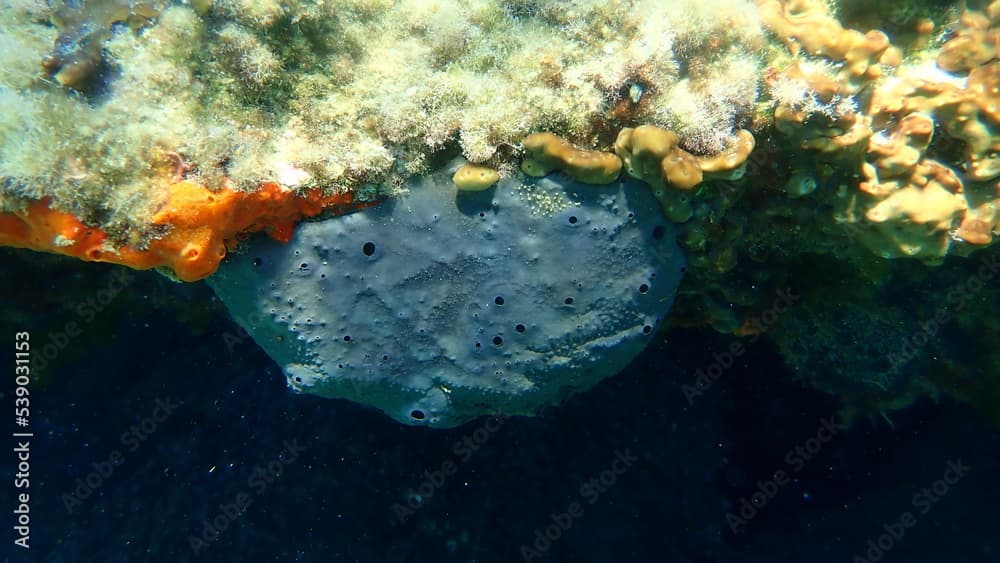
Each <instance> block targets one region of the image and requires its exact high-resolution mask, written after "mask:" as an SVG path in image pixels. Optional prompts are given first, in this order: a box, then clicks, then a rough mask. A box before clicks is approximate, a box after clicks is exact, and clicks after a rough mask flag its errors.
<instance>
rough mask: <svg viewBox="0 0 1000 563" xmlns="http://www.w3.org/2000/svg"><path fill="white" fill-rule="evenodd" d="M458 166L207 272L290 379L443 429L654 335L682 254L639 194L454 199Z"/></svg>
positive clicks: (545, 188) (517, 403) (551, 188)
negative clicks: (403, 192)
mask: <svg viewBox="0 0 1000 563" xmlns="http://www.w3.org/2000/svg"><path fill="white" fill-rule="evenodd" d="M455 168H457V164H454V165H452V166H451V167H449V168H448V169H446V170H444V171H442V172H441V173H439V174H435V175H431V176H426V177H423V178H421V179H419V180H415V181H412V182H411V183H409V184H408V185H407V186H406V187H407V188H409V193H408V194H407V195H405V196H403V197H399V198H395V199H392V200H390V201H387V202H385V203H384V204H382V205H380V206H378V207H374V208H370V209H366V210H364V211H361V212H358V213H354V214H352V215H346V216H341V217H334V218H330V219H326V220H323V221H317V222H313V223H306V224H302V225H300V226H299V227H298V230H297V232H296V234H295V236H294V238H293V239H292V241H291V242H289V243H288V244H284V245H283V244H280V243H277V242H275V241H273V240H269V239H265V238H263V237H261V238H258V239H254V240H253V241H251V242H250V243H249V244H248V245H247V248H246V249H245V251H244V252H242V253H232V254H231V255H230V257H229V258H227V260H226V261H225V262H224V263H223V265H222V267H221V268H220V269H219V271H218V273H217V274H216V275H215V276H213V277H212V278H210V280H209V282H210V283H211V284H212V286H213V287H214V288H215V291H216V293H217V294H218V296H219V297H220V298H221V299H222V300H223V302H224V303H225V304H226V305H227V306H228V308H229V310H230V311H231V313H232V315H233V317H234V318H235V319H236V320H237V322H238V323H240V324H241V325H242V326H243V327H244V328H245V329H246V330H247V332H248V333H249V334H250V335H251V336H252V337H253V338H254V339H255V340H256V341H257V343H258V344H259V345H260V346H261V347H263V348H264V349H265V350H266V351H267V352H268V354H269V355H270V356H271V357H272V358H273V359H274V360H275V361H276V362H277V363H278V364H279V365H280V366H281V367H282V368H283V369H284V371H285V374H286V376H287V378H288V384H289V386H291V387H292V389H294V390H296V391H301V392H307V393H314V394H317V395H322V396H326V397H338V398H346V399H350V400H353V401H357V402H361V403H365V404H368V405H372V406H374V407H377V408H378V409H380V410H382V411H383V412H385V413H386V414H387V415H389V416H391V417H393V418H394V419H396V420H398V421H400V422H403V423H406V424H420V425H428V426H437V427H448V426H455V425H458V424H461V423H463V422H466V421H468V420H471V419H473V418H475V417H477V416H480V415H484V414H534V413H535V412H537V411H538V409H539V408H541V407H543V406H545V405H547V404H552V403H557V402H559V401H560V400H562V399H564V398H565V397H567V396H569V395H571V394H573V393H574V392H578V391H582V390H584V389H587V388H589V387H591V386H592V385H594V384H595V383H597V382H598V381H600V380H601V379H603V378H605V377H608V376H611V375H614V374H615V373H617V372H618V371H619V370H621V369H622V368H623V367H625V365H626V364H627V363H628V362H629V361H630V360H631V359H632V358H633V357H634V356H635V355H636V354H638V353H639V352H640V351H641V350H642V349H643V347H645V345H646V344H647V342H649V341H650V340H651V339H652V338H653V334H654V333H655V328H656V325H657V323H658V322H659V321H660V319H662V318H663V317H664V316H665V315H666V313H667V312H668V311H669V309H670V305H671V303H672V302H673V297H674V294H675V293H676V290H677V286H678V284H679V282H680V279H681V276H682V273H683V270H684V267H685V262H684V258H683V256H682V255H681V252H680V250H679V249H678V247H677V245H676V244H675V242H674V235H673V230H672V225H671V224H669V223H668V222H667V221H666V220H665V219H664V218H663V216H662V215H661V213H660V211H659V204H658V203H657V201H656V200H655V199H654V198H653V197H652V195H650V190H649V188H648V187H647V186H645V185H644V184H641V183H638V182H635V181H624V182H616V183H613V184H610V185H607V186H592V185H584V184H580V183H577V182H573V181H572V180H569V179H568V178H566V177H564V176H561V175H557V176H553V177H549V178H542V179H528V178H526V177H524V176H517V177H514V178H509V179H505V180H503V181H501V182H500V184H499V185H498V186H497V187H496V188H492V189H489V190H486V191H483V192H475V193H460V194H458V195H457V196H456V193H455V188H454V186H453V185H452V182H451V173H452V172H454V169H455Z"/></svg>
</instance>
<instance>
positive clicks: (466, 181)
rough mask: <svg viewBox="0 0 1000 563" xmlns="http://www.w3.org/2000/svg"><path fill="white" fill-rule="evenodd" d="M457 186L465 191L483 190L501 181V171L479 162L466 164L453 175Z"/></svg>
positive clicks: (452, 178)
mask: <svg viewBox="0 0 1000 563" xmlns="http://www.w3.org/2000/svg"><path fill="white" fill-rule="evenodd" d="M451 181H452V182H454V183H455V187H457V188H458V189H459V191H463V192H481V191H483V190H485V189H488V188H490V187H491V186H492V185H493V184H496V183H497V182H499V181H500V173H499V172H497V171H496V170H494V169H492V168H490V167H488V166H481V165H478V164H464V165H462V166H461V167H460V168H459V169H458V170H456V171H455V175H454V176H452V177H451Z"/></svg>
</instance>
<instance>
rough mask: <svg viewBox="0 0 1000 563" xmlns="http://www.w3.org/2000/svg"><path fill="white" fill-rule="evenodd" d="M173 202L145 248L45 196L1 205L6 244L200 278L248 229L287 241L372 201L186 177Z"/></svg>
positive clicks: (0, 232) (1, 240)
mask: <svg viewBox="0 0 1000 563" xmlns="http://www.w3.org/2000/svg"><path fill="white" fill-rule="evenodd" d="M167 189H168V190H169V197H168V199H167V203H166V204H165V205H164V206H163V207H162V208H160V209H159V210H158V211H157V212H156V213H155V214H154V215H153V219H152V223H153V225H163V226H167V227H169V231H168V232H167V234H166V235H165V236H163V237H161V238H158V239H156V240H153V241H151V242H150V244H149V248H148V249H146V250H136V249H133V248H129V247H127V246H126V247H121V248H117V249H116V248H114V247H112V246H111V245H110V244H109V242H108V236H107V234H106V233H105V232H104V231H102V230H100V229H98V228H96V227H89V226H87V225H84V224H83V223H82V222H80V220H79V219H77V218H76V217H74V216H73V215H72V214H69V213H66V212H63V211H56V210H54V209H51V208H50V207H49V202H48V201H46V200H42V201H36V202H33V203H31V204H30V205H29V206H28V208H27V210H26V211H24V212H16V213H0V246H13V247H17V248H29V249H32V250H39V251H43V252H54V253H57V254H64V255H66V256H74V257H76V258H80V259H82V260H87V261H92V262H110V263H112V264H121V265H124V266H129V267H131V268H136V269H139V270H145V269H149V268H154V267H157V266H165V267H168V268H170V269H171V270H173V272H174V274H175V275H176V276H177V278H178V279H181V280H183V281H196V280H200V279H202V278H205V277H207V276H209V275H211V274H212V273H214V272H215V270H216V269H217V268H218V267H219V262H221V261H222V259H223V258H224V257H225V256H226V249H227V247H228V246H229V245H232V244H234V243H235V242H236V241H237V240H238V237H239V236H241V235H244V234H248V233H252V232H257V231H266V232H267V233H268V234H269V235H270V236H272V237H274V238H275V239H277V240H280V241H282V242H288V240H289V239H290V238H291V236H292V231H293V228H294V226H295V223H297V222H298V221H299V220H301V219H302V218H304V217H314V216H316V215H318V214H319V213H320V212H322V211H323V210H325V209H331V208H332V209H333V210H334V211H340V212H343V211H347V210H351V209H357V208H361V207H366V206H368V205H371V204H369V203H360V204H358V203H354V201H353V197H352V196H351V194H350V193H346V194H338V195H323V194H322V193H321V192H320V191H319V190H313V191H309V192H306V193H304V194H296V193H295V192H292V191H291V190H287V189H285V188H283V187H281V186H280V185H279V184H275V183H265V184H263V185H262V186H261V187H260V189H259V190H257V191H255V192H238V191H235V190H232V189H230V188H223V189H222V190H220V191H218V192H212V191H211V190H209V189H207V188H205V187H204V186H201V185H199V184H196V183H194V182H189V181H182V182H177V183H175V184H172V185H170V186H169V187H168V188H167Z"/></svg>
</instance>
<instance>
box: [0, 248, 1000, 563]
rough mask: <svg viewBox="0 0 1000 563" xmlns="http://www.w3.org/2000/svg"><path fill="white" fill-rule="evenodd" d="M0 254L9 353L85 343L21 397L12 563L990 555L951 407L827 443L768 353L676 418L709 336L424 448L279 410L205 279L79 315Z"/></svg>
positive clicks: (408, 437) (53, 261)
mask: <svg viewBox="0 0 1000 563" xmlns="http://www.w3.org/2000/svg"><path fill="white" fill-rule="evenodd" d="M3 260H4V264H5V267H4V270H5V273H7V274H8V275H7V276H6V277H5V278H4V281H3V282H2V285H3V287H4V288H5V290H6V292H7V297H8V299H7V301H6V303H5V306H4V315H3V324H4V340H5V341H7V342H8V343H12V342H13V333H14V331H17V330H30V331H32V334H33V338H35V341H36V342H37V343H39V344H45V343H46V342H48V341H47V340H46V338H50V337H51V335H52V334H55V333H57V332H59V331H60V330H62V329H64V328H65V327H66V323H67V322H77V323H80V326H79V328H80V329H81V330H80V331H79V334H78V335H76V336H73V337H71V338H70V339H69V340H68V342H67V343H66V345H65V346H64V347H60V350H59V352H58V354H56V355H55V356H54V358H53V360H52V361H51V362H48V364H49V365H48V366H47V367H46V369H44V370H39V373H38V376H39V378H40V380H39V381H35V382H33V383H32V384H31V392H32V395H31V400H32V404H31V409H32V419H31V430H33V432H34V434H35V436H34V438H33V441H32V444H31V475H30V483H31V487H30V494H31V503H30V510H31V513H30V529H31V535H30V544H31V548H30V550H28V551H27V552H25V551H24V550H22V549H20V548H17V547H15V546H14V545H13V543H12V542H13V540H14V538H15V535H14V533H13V532H12V530H11V528H10V527H9V526H8V527H7V528H6V529H7V532H6V538H5V539H4V547H3V550H2V552H3V553H4V554H5V555H6V556H7V557H9V559H10V560H11V561H101V562H103V561H108V562H111V561H154V562H156V561H169V562H179V561H248V562H264V561H337V562H339V561H345V562H347V561H351V562H440V561H457V562H477V563H492V562H498V563H499V562H515V561H539V562H541V561H545V562H556V561H559V562H562V561H565V562H575V563H590V562H594V563H597V562H617V561H657V562H658V561H677V562H698V563H708V562H719V563H721V562H730V561H734V562H737V561H739V562H742V561H746V562H758V561H759V562H765V561H766V562H768V563H774V562H786V561H787V562H802V561H820V562H826V561H830V562H833V561H839V562H845V563H846V562H850V561H874V560H875V559H874V557H873V556H875V555H878V556H879V557H878V560H880V561H886V562H896V561H899V562H903V561H906V562H914V561H917V562H925V561H926V562H941V561H963V562H996V561H1000V545H998V544H1000V534H998V532H1000V517H998V516H997V509H998V503H997V501H998V500H1000V483H998V480H997V476H998V475H1000V455H998V452H1000V433H998V431H997V429H996V428H994V427H991V426H990V425H989V424H988V423H987V422H986V421H985V420H984V419H983V418H982V417H981V416H980V415H979V414H977V413H975V412H973V411H971V410H970V409H969V408H968V407H966V406H964V405H960V404H955V403H952V402H949V401H942V402H940V403H937V404H935V403H931V402H926V401H925V402H919V403H917V404H916V405H913V406H911V407H910V408H908V409H906V410H903V411H899V412H895V413H893V414H892V415H891V423H892V425H891V426H890V424H889V422H887V421H886V420H885V419H882V418H880V417H876V418H875V419H873V420H868V419H864V418H862V419H860V420H857V421H855V422H854V423H853V424H852V425H851V426H850V428H841V422H843V421H842V420H840V419H837V418H836V416H837V403H836V402H835V401H834V400H833V399H832V398H831V397H829V396H827V395H825V394H823V393H821V392H818V391H813V390H809V389H806V388H804V387H803V386H802V385H801V384H799V383H797V382H796V381H795V380H794V379H793V377H792V376H791V374H790V373H789V372H788V371H787V370H786V368H785V367H784V366H783V365H782V362H781V359H780V357H779V356H778V355H777V352H776V350H775V349H773V347H772V346H771V345H770V344H769V343H768V341H767V340H766V339H761V340H759V341H758V342H756V343H755V344H753V345H751V346H750V348H749V351H748V352H747V353H746V354H745V355H744V356H742V357H741V358H739V361H738V362H737V363H736V364H735V365H733V366H732V367H730V368H729V369H727V370H726V371H725V373H724V375H723V376H722V377H721V378H720V379H719V380H718V381H717V382H715V383H714V384H713V385H712V386H711V387H710V388H709V389H707V390H706V391H705V392H704V393H703V394H702V395H701V396H699V397H696V398H695V400H693V401H692V402H691V403H689V402H688V400H686V398H685V395H684V393H683V391H682V385H684V384H689V383H691V380H692V374H693V373H694V372H695V371H696V370H697V369H698V368H699V367H703V366H705V365H708V364H709V363H711V362H712V361H713V359H712V358H713V356H712V354H713V352H721V351H723V350H725V349H726V348H727V347H728V346H729V343H730V340H729V338H728V337H723V336H720V335H718V334H716V333H714V332H711V331H702V330H674V331H671V332H667V333H665V334H661V335H659V336H658V338H657V341H656V343H655V344H654V345H653V346H652V347H651V348H650V349H648V350H647V351H646V352H645V353H644V354H643V355H642V356H640V357H639V358H638V359H637V360H636V361H635V362H634V363H633V365H632V366H630V368H629V369H628V370H627V371H626V372H625V373H622V374H620V375H619V376H618V377H615V378H613V379H611V380H609V381H606V382H604V383H603V384H601V385H599V386H598V387H597V388H595V389H593V390H591V391H590V392H587V393H585V394H582V395H580V396H577V397H575V398H573V399H571V400H569V401H568V402H567V403H566V404H565V405H563V406H561V407H557V408H551V409H549V410H547V411H546V412H544V413H542V415H541V416H539V417H536V418H530V419H528V418H512V419H506V420H491V421H477V422H475V423H472V424H469V425H467V426H463V427H460V428H456V429H452V430H445V431H441V430H428V429H422V428H411V427H404V426H400V425H398V424H396V423H395V422H393V421H391V420H390V419H388V418H387V417H385V416H383V415H381V414H379V413H377V412H374V411H372V410H369V409H366V408H364V407H361V406H358V405H355V404H351V403H347V402H343V401H335V400H325V399H318V398H315V397H310V396H294V395H292V394H290V393H289V392H288V391H287V390H286V388H285V380H284V377H282V376H281V374H280V373H279V372H278V370H277V368H276V366H274V365H273V364H272V363H271V361H270V359H269V358H268V357H267V356H265V355H264V354H263V353H262V352H261V351H260V350H259V349H258V348H257V347H256V345H255V344H254V343H253V342H252V341H250V340H249V339H244V338H242V337H241V336H240V332H239V331H238V329H237V327H236V326H235V325H234V324H233V323H232V322H230V321H229V320H228V317H227V316H226V313H225V311H224V309H222V308H221V307H220V306H219V305H218V304H217V303H216V302H214V301H213V296H212V294H211V292H210V290H209V289H208V288H207V287H206V286H204V285H203V284H185V285H180V284H173V283H171V282H168V281H166V280H165V279H163V278H162V277H160V276H158V275H157V274H154V273H150V272H142V273H137V274H136V277H135V280H134V281H133V282H131V283H130V285H129V286H128V288H127V289H126V290H125V291H123V292H121V293H119V294H117V295H115V296H114V298H113V299H110V300H109V301H108V303H107V305H102V306H101V307H100V311H98V310H97V309H96V308H95V309H94V310H93V313H94V314H93V315H87V316H86V317H87V318H89V319H90V320H87V319H86V318H84V317H81V315H80V311H78V310H76V307H77V306H78V305H79V303H80V302H81V299H83V300H86V298H87V297H88V296H94V295H97V294H98V292H100V291H101V290H102V289H106V288H107V287H109V284H113V283H114V277H113V276H114V272H116V271H117V270H116V269H115V268H111V267H104V266H101V265H94V264H80V263H75V262H71V261H67V260H62V259H59V258H55V257H48V256H45V257H41V256H40V255H36V254H28V253H15V252H10V251H5V252H4V254H3ZM84 321H86V322H84ZM8 345H9V346H11V349H12V344H8ZM8 365H11V362H10V360H8ZM11 379H12V378H11V377H8V378H5V384H4V387H3V391H4V393H5V396H4V398H3V402H4V404H5V405H6V406H7V407H8V408H9V407H11V405H12V404H13V401H12V397H11V395H10V393H11V389H12V387H13V383H12V382H11ZM5 411H8V409H7V408H5ZM8 412H9V411H8ZM830 417H834V418H832V419H831V418H830ZM824 420H825V421H827V422H826V423H824ZM7 424H8V425H7V428H8V429H9V430H11V431H12V430H13V426H12V424H11V423H7ZM824 429H825V430H824ZM7 440H8V443H11V446H10V447H5V448H4V449H5V450H7V451H8V453H7V454H5V455H4V456H2V458H0V467H2V470H3V471H2V473H3V474H4V475H5V476H8V478H7V481H8V483H7V484H6V485H5V486H4V487H3V494H2V500H3V502H2V503H0V506H2V507H3V509H4V510H5V511H7V519H8V521H12V520H13V514H12V513H11V511H12V510H13V509H14V507H15V505H16V503H15V499H14V498H13V493H14V492H15V490H14V488H13V486H12V482H13V473H14V472H15V468H14V459H13V454H12V453H10V449H11V448H13V447H15V446H14V444H13V443H12V442H13V440H14V439H13V438H7ZM797 448H800V449H797ZM949 462H951V463H952V469H949ZM965 466H967V467H968V468H969V469H968V470H963V471H959V473H961V474H960V475H959V474H958V473H956V470H955V469H954V468H955V467H965ZM779 472H780V474H779ZM782 475H783V476H784V478H781V476H782ZM88 480H89V483H88ZM946 480H949V481H954V483H951V484H948V483H945V481H946ZM938 481H940V482H941V483H942V484H943V485H944V488H942V487H941V486H938V489H937V490H936V491H935V488H934V487H935V482H938ZM925 489H927V490H926V491H925ZM755 493H756V494H755ZM744 499H747V503H749V506H750V507H752V508H751V509H749V510H748V509H747V508H746V507H744V506H743V505H744V502H743V500H744ZM741 507H742V508H743V509H744V510H743V511H742V512H741V510H740V509H741ZM925 508H926V511H925V510H924V509H925ZM727 514H729V515H730V516H729V517H728V518H727ZM906 514H909V515H910V518H906V516H905V515H906ZM880 536H881V539H880ZM869 541H871V542H872V543H871V544H869V543H868V542H869ZM879 541H881V543H882V545H883V547H886V549H883V548H882V547H878V543H879ZM873 547H874V551H873ZM866 551H867V552H868V554H866Z"/></svg>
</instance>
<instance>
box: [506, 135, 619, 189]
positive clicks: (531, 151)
mask: <svg viewBox="0 0 1000 563" xmlns="http://www.w3.org/2000/svg"><path fill="white" fill-rule="evenodd" d="M521 144H522V146H523V147H524V152H525V155H526V156H525V158H524V161H523V162H522V163H521V170H522V171H523V172H524V173H525V174H527V175H529V176H536V177H537V176H544V175H546V174H548V173H550V172H553V171H555V170H558V171H560V172H564V173H566V174H567V175H568V176H569V177H571V178H573V179H574V180H576V181H578V182H583V183H584V184H610V183H611V182H614V181H615V180H617V179H618V174H619V173H620V172H621V169H622V162H621V160H619V159H618V157H617V156H615V155H613V154H611V153H606V152H600V151H588V150H582V149H578V148H576V147H574V146H573V145H572V144H571V143H570V142H569V141H566V140H565V139H562V138H560V137H557V136H555V135H553V134H552V133H533V134H531V135H528V136H527V137H526V138H525V139H524V141H523V142H522V143H521Z"/></svg>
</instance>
